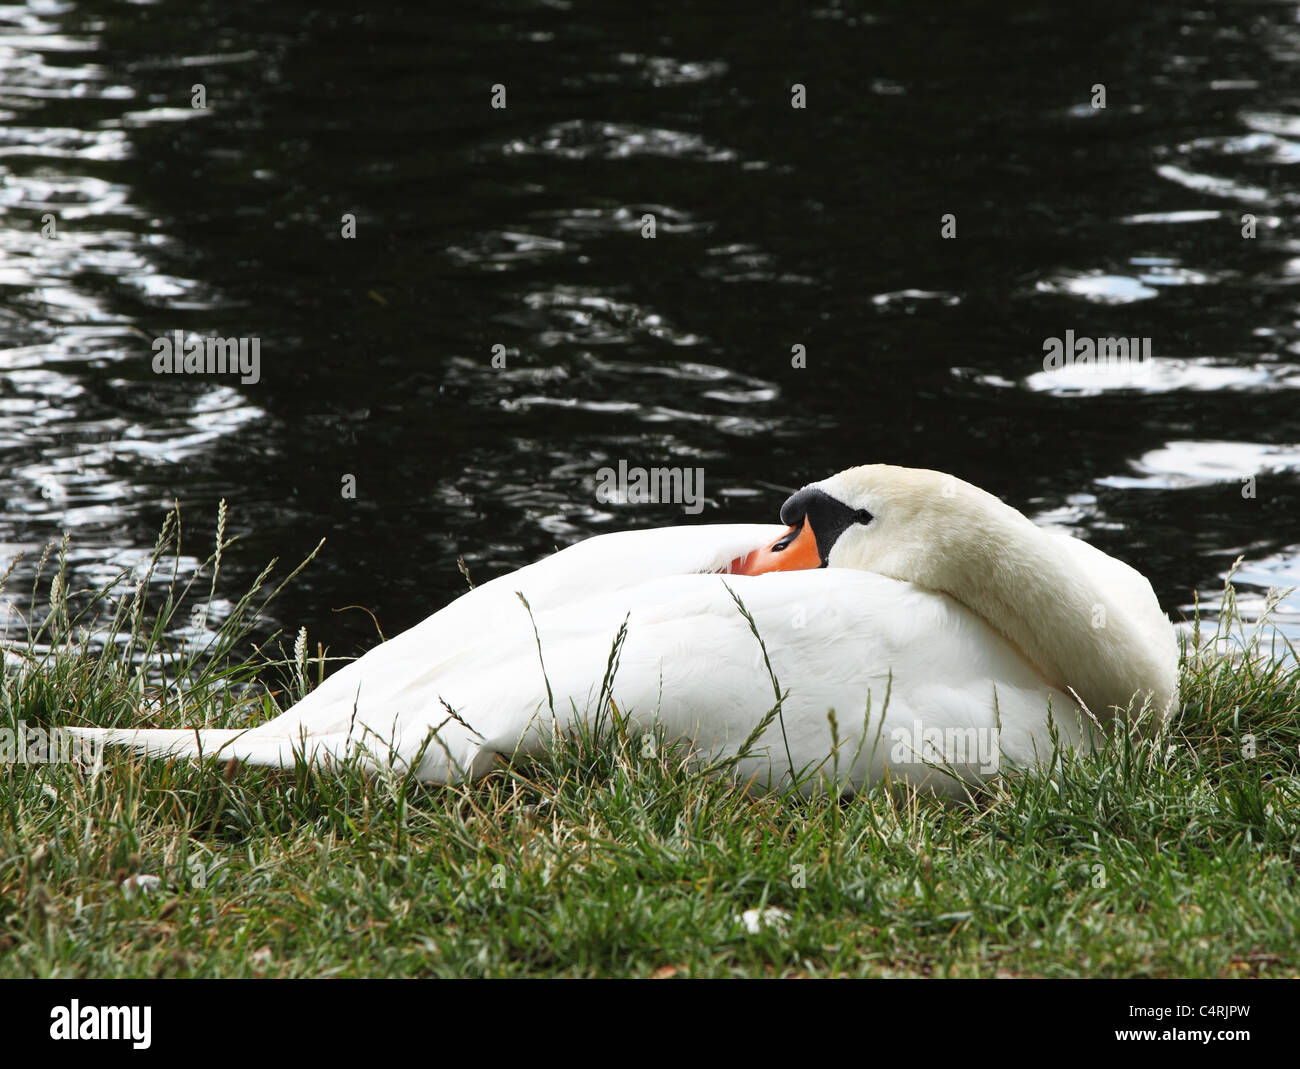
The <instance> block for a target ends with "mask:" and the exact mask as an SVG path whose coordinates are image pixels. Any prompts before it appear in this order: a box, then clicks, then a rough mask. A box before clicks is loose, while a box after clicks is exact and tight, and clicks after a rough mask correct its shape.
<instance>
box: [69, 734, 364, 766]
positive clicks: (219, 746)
mask: <svg viewBox="0 0 1300 1069" xmlns="http://www.w3.org/2000/svg"><path fill="white" fill-rule="evenodd" d="M63 730H64V731H66V732H67V733H68V734H69V735H72V736H73V737H74V738H78V739H82V740H84V741H86V742H90V743H92V744H94V745H99V746H104V745H107V746H125V747H127V748H128V749H131V750H134V751H135V752H136V753H138V754H142V755H143V756H146V757H198V758H215V759H217V760H229V759H230V758H235V759H236V760H239V761H243V762H244V763H246V764H250V765H266V766H270V767H272V768H292V767H293V766H294V765H295V764H296V763H297V762H298V761H299V760H306V761H308V762H315V761H318V760H320V759H321V758H324V757H329V756H338V753H341V752H343V751H344V750H345V749H346V742H345V740H336V739H335V738H334V737H332V736H324V737H317V738H312V737H307V738H304V739H290V738H287V737H285V736H283V735H278V736H277V735H266V734H262V733H259V732H256V731H250V730H242V731H241V730H238V729H228V728H180V729H162V728H73V727H70V728H64V729H63ZM336 742H343V743H344V745H343V746H341V747H337V752H336V746H335V743H336Z"/></svg>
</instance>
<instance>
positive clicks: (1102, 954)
mask: <svg viewBox="0 0 1300 1069" xmlns="http://www.w3.org/2000/svg"><path fill="white" fill-rule="evenodd" d="M223 515H224V513H223ZM178 535H179V520H178V519H177V518H176V517H172V518H171V519H169V523H168V527H167V529H166V530H165V532H164V536H163V537H162V538H160V541H159V545H158V547H157V550H156V552H155V555H154V567H155V570H157V569H160V568H161V567H162V562H163V561H165V560H167V559H170V558H169V555H172V556H174V555H176V554H178V553H179V546H178V545H177V544H176V542H177V539H178ZM218 540H219V542H220V540H221V535H219V536H218ZM228 548H229V544H228V543H222V550H223V551H225V550H227V549H228ZM219 563H220V561H219V559H218V554H215V553H214V554H213V556H212V558H210V559H209V560H208V561H207V562H206V563H205V564H204V565H203V567H202V568H201V569H200V570H199V572H198V574H197V575H196V576H195V577H193V578H192V579H190V580H188V582H187V583H182V582H181V581H180V579H179V577H177V576H176V575H174V574H173V575H172V576H171V578H170V579H169V580H168V581H165V582H161V583H160V582H156V581H150V582H144V583H142V584H141V585H140V587H139V593H138V594H136V593H132V585H131V584H128V586H127V588H126V589H127V594H126V596H125V597H122V598H121V599H120V600H119V598H118V595H117V593H116V592H106V591H77V590H70V589H69V584H68V571H67V569H66V567H65V566H64V564H63V562H62V554H61V552H60V553H58V554H52V555H51V556H50V559H49V560H47V561H44V562H43V564H44V567H43V568H42V569H39V570H38V571H39V577H38V585H37V586H36V587H35V588H34V591H33V593H34V597H33V598H32V599H30V600H31V602H32V603H34V604H38V605H40V606H42V607H41V608H40V609H38V610H37V612H36V615H37V616H39V617H40V619H39V620H38V621H34V622H32V623H31V624H30V625H29V628H28V630H27V632H26V633H25V634H23V635H21V636H20V639H19V641H16V642H15V641H14V639H13V635H12V629H11V635H10V641H9V642H8V643H7V647H6V649H5V650H4V655H3V693H2V695H0V700H2V701H3V716H0V726H5V723H6V722H7V723H8V726H10V727H11V728H12V727H14V726H15V724H16V722H17V721H19V720H23V721H25V722H26V724H27V725H28V727H29V728H31V727H34V726H37V725H47V726H48V725H53V724H60V723H97V724H122V725H125V724H141V723H147V724H150V725H153V726H168V725H175V726H179V725H181V724H187V723H188V724H193V723H199V724H208V725H226V724H235V725H238V724H241V723H244V722H245V721H246V720H247V719H249V718H252V719H258V720H260V719H262V718H264V717H267V716H271V715H274V714H275V712H276V711H277V709H278V708H280V707H285V706H287V705H288V704H291V702H292V701H293V700H294V698H295V697H296V695H297V694H298V693H301V691H302V689H303V688H305V687H307V686H309V680H311V679H313V678H315V679H319V678H320V676H321V673H322V672H323V670H324V663H323V658H322V657H321V656H319V655H318V656H316V657H309V656H308V655H307V649H306V642H305V640H304V639H302V638H300V639H299V641H298V642H296V643H294V649H293V651H292V652H291V653H286V654H284V655H283V656H281V657H271V656H268V655H266V654H265V653H263V652H261V651H258V650H254V649H253V646H252V642H251V635H252V634H254V633H255V632H254V629H255V628H256V627H257V624H258V614H259V612H261V611H262V610H263V609H264V607H265V606H264V603H263V602H261V601H259V600H258V599H259V598H262V597H264V595H265V591H266V589H267V588H266V586H265V584H266V582H267V580H268V575H269V571H268V573H264V574H263V576H262V578H261V579H259V581H258V584H257V588H256V589H255V591H254V592H253V593H252V594H250V595H249V596H247V597H245V598H244V599H242V600H241V601H239V602H237V603H235V605H234V606H232V607H230V609H229V611H228V612H227V613H226V615H225V616H224V619H223V620H222V621H221V623H220V626H219V627H214V628H210V629H209V630H208V631H206V632H205V634H206V644H205V645H203V646H195V645H193V644H191V646H189V647H186V648H178V647H176V646H175V644H174V642H172V641H170V640H169V639H168V637H167V636H168V634H169V633H174V629H175V627H176V625H177V623H178V622H182V621H185V620H187V619H189V618H190V614H191V612H192V602H193V601H194V599H195V598H200V599H201V598H202V597H204V596H206V597H207V598H208V599H209V600H211V598H212V597H213V595H214V593H215V591H216V589H217V586H218V583H219V577H218V568H219ZM51 570H52V574H49V573H50V572H51ZM56 576H57V577H58V578H57V579H55V578H54V577H56ZM155 578H156V577H155ZM51 583H52V584H53V591H52V593H53V596H52V597H50V596H47V594H48V592H49V590H50V585H51ZM151 590H152V591H153V594H152V596H151V597H146V593H147V592H149V591H151ZM43 591H44V592H46V593H42V592H43ZM199 603H200V604H202V602H201V601H200V602H199ZM105 620H108V621H109V622H107V623H105V622H104V621H105ZM1234 620H1235V614H1234V612H1233V610H1232V605H1231V601H1229V604H1228V610H1227V612H1225V614H1224V617H1223V621H1222V622H1221V623H1220V624H1219V626H1218V629H1217V630H1216V631H1215V632H1214V633H1213V634H1211V633H1208V632H1207V633H1205V634H1200V633H1199V632H1198V635H1197V636H1196V640H1195V643H1194V645H1193V647H1192V648H1191V649H1190V650H1189V652H1188V655H1187V657H1186V663H1185V667H1184V676H1183V689H1182V708H1181V712H1180V714H1179V715H1178V716H1177V718H1176V720H1175V722H1174V724H1173V725H1172V726H1171V728H1170V730H1169V732H1168V733H1167V735H1166V736H1163V737H1161V738H1159V739H1156V740H1147V739H1142V738H1140V737H1137V736H1136V735H1130V734H1125V733H1123V732H1120V733H1117V734H1116V735H1115V737H1114V739H1113V740H1112V742H1111V745H1110V746H1109V748H1108V749H1107V750H1106V751H1104V752H1102V753H1098V754H1092V755H1087V756H1063V757H1060V758H1058V759H1057V760H1056V761H1055V762H1054V764H1053V765H1052V767H1051V768H1050V769H1048V770H1046V771H1045V772H1043V773H1040V774H1020V775H1015V776H1009V777H1005V778H1003V779H1002V780H1001V781H999V782H998V783H997V784H996V785H994V786H993V787H991V788H990V789H988V790H987V791H985V792H983V793H981V794H979V795H978V796H976V797H974V798H972V799H971V800H970V801H969V802H967V803H961V804H954V803H951V802H947V803H945V802H941V801H936V800H934V799H929V798H920V797H916V796H914V795H911V794H909V793H907V792H905V791H902V790H895V791H893V792H890V791H886V790H877V791H873V792H871V793H869V794H866V795H864V796H861V797H858V798H854V799H851V800H846V801H837V800H834V799H831V798H828V797H825V796H824V795H823V796H821V797H814V798H811V799H790V798H780V797H762V796H758V797H755V796H751V795H750V794H748V793H747V792H746V791H745V790H744V789H743V787H742V786H740V785H738V784H736V783H734V782H733V781H731V780H729V779H726V778H719V777H717V776H713V777H710V776H705V775H702V774H701V773H700V771H699V770H698V769H696V768H695V767H694V766H693V765H692V764H691V762H690V761H688V760H687V759H686V758H685V755H683V754H682V753H680V752H677V751H674V750H673V749H672V748H671V747H670V746H666V745H664V740H662V739H659V740H657V745H654V746H650V745H649V744H647V742H646V741H645V740H644V739H643V738H629V737H627V736H626V734H625V733H623V732H622V731H621V730H620V728H619V724H618V718H617V717H612V718H608V720H607V722H606V724H605V726H604V728H603V729H602V730H600V731H586V732H583V733H580V734H579V735H578V736H576V737H572V738H565V739H562V740H560V741H559V742H558V743H557V745H556V747H555V749H554V751H553V752H552V753H549V754H547V755H546V756H545V757H543V758H539V759H532V760H529V761H526V762H519V763H517V764H516V765H515V766H513V767H511V768H506V767H502V768H501V769H499V770H497V771H495V772H493V773H491V774H490V775H488V776H487V777H486V778H485V779H483V780H481V781H479V782H477V783H475V784H472V785H468V786H458V787H435V786H427V785H422V784H419V783H416V782H414V781H413V780H412V779H410V778H409V777H405V776H402V775H395V774H380V775H365V774H363V773H362V772H360V771H358V770H357V769H355V768H353V767H348V766H343V767H335V768H333V769H330V770H326V771H322V770H308V769H305V768H299V769H296V770H292V771H276V770H262V769H246V768H236V767H232V766H223V765H219V764H212V763H204V764H198V763H194V762H190V761H176V762H161V761H144V760H140V759H137V758H135V757H133V756H130V755H127V754H124V753H122V752H120V751H113V750H110V751H108V752H107V753H106V756H105V760H104V764H103V766H102V768H100V769H99V770H98V771H97V772H96V771H91V770H83V769H79V768H77V767H75V766H73V765H70V764H55V765H27V764H12V765H8V766H5V767H4V768H3V769H0V776H2V777H3V778H2V779H0V975H3V976H31V975H38V976H73V977H84V976H323V975H325V976H428V975H439V976H508V975H518V976H654V975H678V976H791V975H801V976H812V975H817V976H825V975H855V976H856V975H867V976H881V975H885V976H918V975H920V976H1001V975H1017V976H1023V975H1041V976H1255V975H1264V976H1296V975H1297V974H1298V973H1300V961H1298V958H1300V952H1298V951H1297V948H1298V947H1300V880H1298V878H1297V863H1298V862H1300V828H1298V826H1297V814H1298V813H1300V804H1297V803H1300V797H1298V794H1300V779H1298V778H1297V771H1298V766H1300V759H1298V757H1297V755H1298V753H1300V750H1298V747H1300V715H1298V711H1300V672H1297V671H1296V670H1295V668H1294V667H1293V665H1294V662H1293V661H1292V662H1291V665H1292V667H1285V666H1284V664H1283V663H1282V662H1280V661H1278V660H1275V659H1272V658H1270V657H1267V656H1265V654H1267V653H1268V652H1269V651H1268V650H1266V649H1264V648H1262V647H1261V645H1260V642H1259V636H1258V634H1257V633H1247V634H1246V635H1245V636H1244V640H1243V641H1244V652H1242V653H1241V654H1240V655H1239V656H1237V657H1234V658H1233V659H1232V660H1228V659H1225V658H1224V657H1223V656H1221V655H1219V654H1217V653H1214V652H1212V651H1213V650H1214V648H1215V641H1214V640H1215V639H1216V638H1221V637H1222V636H1223V635H1224V634H1226V631H1227V628H1228V627H1229V626H1230V623H1229V622H1230V621H1234ZM93 621H98V622H97V623H95V625H94V627H93V628H91V627H90V626H89V625H90V624H91V622H93ZM1231 626H1240V625H1238V624H1235V623H1233V624H1231ZM91 630H93V631H94V632H95V635H96V641H95V642H91V641H90V639H89V637H88V633H89V631H91ZM269 645H270V644H269V643H268V644H264V647H265V646H269ZM142 664H143V665H146V666H147V668H146V670H145V671H144V672H141V671H140V666H141V665H142ZM177 681H180V684H181V686H180V690H181V691H182V692H183V693H184V694H185V698H184V702H183V705H182V703H181V702H180V701H179V700H178V698H177V688H176V686H175V684H176V683H177ZM540 700H544V696H542V697H541V699H540ZM153 702H156V703H158V704H157V706H155V705H153V704H151V703H153ZM1247 736H1251V737H1252V738H1247ZM1252 741H1253V748H1252ZM142 874H143V875H148V876H155V877H158V879H159V880H160V884H159V886H158V887H157V888H156V889H154V890H153V891H152V892H151V893H144V892H137V893H134V894H133V893H131V890H132V888H131V881H130V878H131V877H134V876H137V875H142ZM771 907H775V908H777V909H780V910H782V911H784V916H783V918H782V919H781V920H780V921H779V922H778V923H777V924H775V925H773V926H769V927H766V928H763V929H761V930H759V931H758V932H756V933H752V934H751V933H750V932H748V931H747V930H746V929H745V927H744V926H743V925H742V924H741V923H739V921H738V915H739V914H741V913H742V912H743V911H745V910H750V909H767V908H771Z"/></svg>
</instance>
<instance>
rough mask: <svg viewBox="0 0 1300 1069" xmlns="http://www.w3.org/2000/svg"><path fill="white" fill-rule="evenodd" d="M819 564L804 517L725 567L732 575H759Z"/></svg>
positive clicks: (811, 534)
mask: <svg viewBox="0 0 1300 1069" xmlns="http://www.w3.org/2000/svg"><path fill="white" fill-rule="evenodd" d="M821 566H822V555H821V552H820V551H819V550H818V549H817V536H816V535H815V534H813V529H812V524H811V523H809V522H808V518H807V517H806V516H805V517H804V518H803V519H802V520H800V521H799V523H798V524H797V525H796V526H794V527H791V528H790V529H789V530H788V531H786V532H785V534H783V535H782V536H781V537H780V538H778V539H777V540H776V541H775V542H773V543H772V544H771V545H770V546H760V547H759V548H758V549H754V550H750V552H748V553H746V554H745V555H744V556H743V557H737V558H736V559H735V560H733V561H732V562H731V564H730V565H729V566H728V569H727V570H728V571H729V572H731V574H732V575H762V574H763V573H764V572H794V571H800V570H801V569H804V568H820V567H821Z"/></svg>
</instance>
